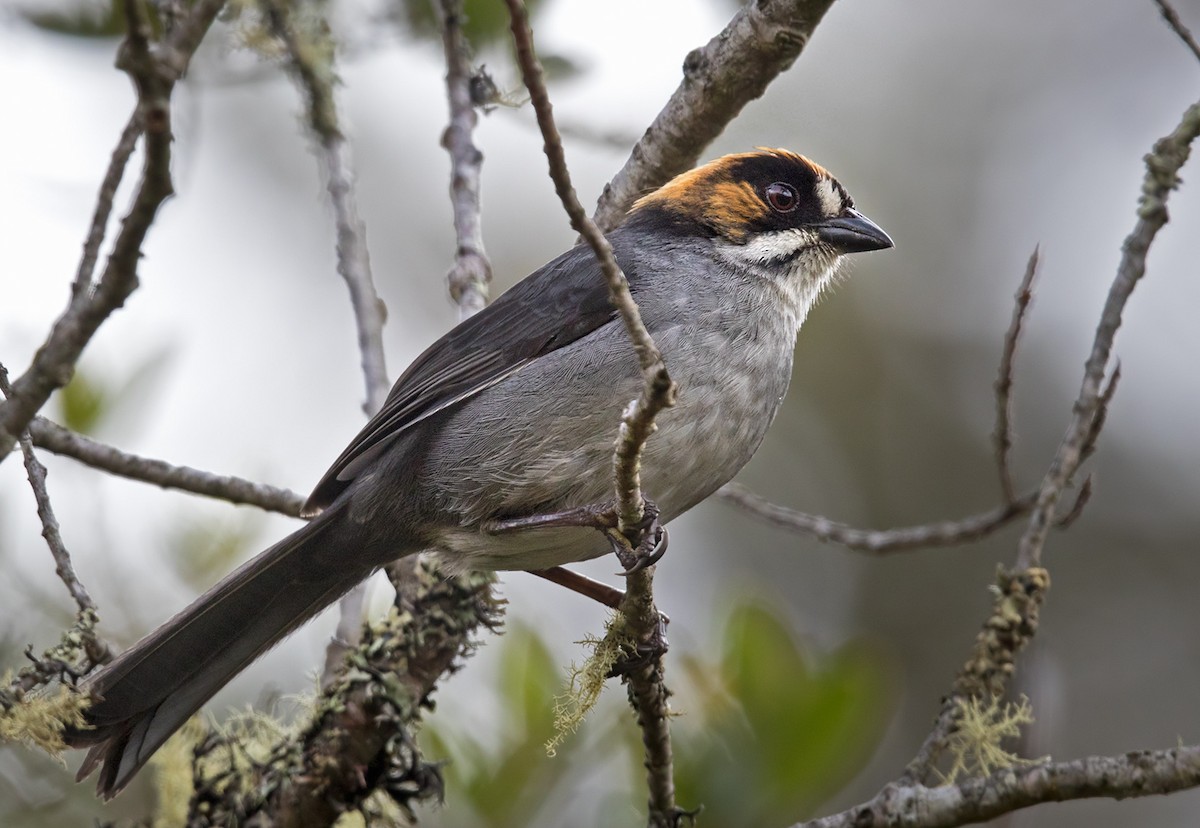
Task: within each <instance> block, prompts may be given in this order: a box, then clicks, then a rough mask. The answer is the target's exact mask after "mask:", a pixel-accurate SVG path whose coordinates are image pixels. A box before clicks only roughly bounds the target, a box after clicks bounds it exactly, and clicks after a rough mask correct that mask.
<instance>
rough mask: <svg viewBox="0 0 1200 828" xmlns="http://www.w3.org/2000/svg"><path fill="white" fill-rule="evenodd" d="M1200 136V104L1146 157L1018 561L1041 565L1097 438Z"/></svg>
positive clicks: (1184, 115)
mask: <svg viewBox="0 0 1200 828" xmlns="http://www.w3.org/2000/svg"><path fill="white" fill-rule="evenodd" d="M1198 134H1200V103H1196V104H1193V105H1192V106H1190V107H1189V108H1188V109H1187V111H1186V112H1184V114H1183V118H1182V120H1181V121H1180V123H1179V125H1178V126H1177V127H1176V128H1175V129H1174V131H1172V132H1171V134H1170V135H1167V136H1166V137H1164V138H1162V139H1160V140H1159V141H1158V142H1157V143H1156V144H1155V145H1154V149H1153V151H1151V152H1150V153H1149V154H1148V155H1147V156H1146V177H1145V179H1144V181H1143V182H1142V195H1141V198H1140V200H1139V204H1138V221H1137V224H1135V225H1134V228H1133V232H1132V233H1130V234H1129V236H1128V238H1126V239H1125V243H1124V245H1123V246H1122V255H1121V262H1120V265H1119V266H1118V268H1117V276H1116V278H1115V279H1114V280H1113V284H1112V287H1111V288H1110V289H1109V293H1108V299H1107V300H1106V301H1105V303H1104V309H1103V311H1102V312H1101V314H1100V324H1099V325H1098V326H1097V328H1096V336H1095V339H1094V341H1093V343H1092V351H1091V354H1090V355H1089V357H1088V360H1087V362H1086V363H1085V365H1084V375H1083V382H1082V385H1081V387H1080V389H1079V396H1078V397H1077V398H1076V400H1075V405H1074V415H1073V416H1072V418H1071V422H1070V425H1069V426H1068V427H1067V433H1066V435H1065V436H1064V437H1063V442H1062V444H1061V445H1060V446H1059V449H1058V453H1057V454H1056V455H1055V458H1054V462H1053V463H1052V464H1051V466H1050V469H1049V471H1047V473H1046V476H1045V478H1044V479H1043V481H1042V487H1041V491H1040V492H1039V494H1038V503H1037V507H1036V508H1035V509H1034V511H1033V515H1032V517H1031V518H1030V521H1029V528H1028V529H1027V530H1026V532H1025V535H1024V536H1023V537H1022V538H1021V544H1020V547H1019V548H1018V555H1017V565H1018V566H1019V567H1021V568H1029V567H1033V566H1037V565H1038V564H1039V562H1040V560H1041V553H1042V548H1043V547H1044V546H1045V543H1046V534H1047V532H1048V531H1049V528H1050V525H1051V523H1052V522H1053V517H1054V510H1055V507H1056V505H1057V504H1058V500H1059V497H1060V496H1061V495H1062V492H1063V489H1064V488H1065V487H1066V485H1067V482H1068V481H1069V480H1070V479H1071V476H1072V475H1073V474H1074V473H1075V471H1076V469H1077V468H1078V467H1079V463H1080V462H1081V461H1082V459H1083V456H1084V453H1085V450H1086V447H1087V445H1088V444H1089V442H1094V441H1095V437H1096V428H1095V426H1096V423H1095V421H1096V417H1097V414H1098V412H1099V411H1100V410H1101V409H1102V407H1103V405H1104V395H1103V393H1102V392H1101V385H1102V383H1103V380H1104V375H1105V372H1106V370H1107V368H1108V361H1109V356H1110V355H1111V353H1112V344H1113V339H1114V337H1115V336H1116V334H1117V329H1118V328H1119V327H1120V326H1121V315H1122V313H1123V311H1124V309H1125V303H1126V302H1127V301H1129V296H1130V294H1132V293H1133V288H1134V287H1135V286H1136V285H1137V283H1138V280H1139V279H1141V278H1142V276H1143V275H1144V274H1145V272H1146V255H1147V253H1149V251H1150V244H1151V242H1153V241H1154V237H1155V236H1156V235H1157V234H1158V231H1159V230H1161V229H1162V228H1163V226H1164V225H1165V224H1166V223H1167V218H1168V217H1167V197H1168V196H1169V195H1170V193H1171V191H1172V190H1174V189H1175V188H1176V187H1178V186H1179V168H1180V167H1182V166H1183V164H1184V162H1185V161H1187V158H1188V155H1189V153H1190V151H1191V143H1192V141H1194V140H1195V138H1196V136H1197V135H1198Z"/></svg>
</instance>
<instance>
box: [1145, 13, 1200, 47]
mask: <svg viewBox="0 0 1200 828" xmlns="http://www.w3.org/2000/svg"><path fill="white" fill-rule="evenodd" d="M1154 2H1155V3H1157V4H1158V10H1159V11H1160V12H1162V16H1163V19H1164V20H1166V21H1167V25H1168V26H1170V27H1171V29H1172V30H1174V32H1175V34H1177V35H1179V39H1180V40H1182V41H1183V42H1184V44H1186V45H1187V47H1188V48H1189V49H1191V50H1192V54H1193V55H1195V56H1196V59H1197V60H1200V43H1197V42H1196V38H1194V37H1192V33H1191V32H1190V31H1188V28H1187V26H1184V25H1183V21H1182V20H1180V19H1179V13H1178V12H1177V11H1175V9H1174V8H1173V7H1172V6H1171V4H1170V3H1168V2H1167V0H1154Z"/></svg>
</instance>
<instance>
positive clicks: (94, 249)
mask: <svg viewBox="0 0 1200 828" xmlns="http://www.w3.org/2000/svg"><path fill="white" fill-rule="evenodd" d="M141 134H142V119H141V112H140V110H139V109H134V111H133V113H132V114H131V115H130V116H129V121H128V122H127V123H126V124H125V129H124V130H122V132H121V137H120V139H118V141H117V146H116V148H115V149H113V152H112V159H111V160H110V161H109V163H108V170H107V171H106V172H105V173H104V180H103V181H102V182H101V183H100V194H99V195H98V196H97V197H96V210H95V212H94V213H93V215H92V225H91V227H90V228H88V234H87V238H86V239H85V240H84V242H83V258H81V259H80V260H79V269H78V270H77V271H76V273H75V283H74V284H73V285H72V286H71V295H72V297H73V299H74V298H80V297H83V296H85V294H86V293H87V291H88V290H90V289H91V287H92V276H93V274H94V273H95V271H96V261H97V260H98V259H99V258H100V245H102V244H103V243H104V231H105V228H107V227H108V217H109V216H110V215H112V208H113V199H114V198H116V195H117V188H118V187H120V186H121V179H122V178H124V177H125V166H126V165H127V164H128V163H129V156H131V155H133V148H134V147H135V146H136V145H137V139H138V138H139V137H141Z"/></svg>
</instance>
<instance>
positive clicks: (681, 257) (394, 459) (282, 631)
mask: <svg viewBox="0 0 1200 828" xmlns="http://www.w3.org/2000/svg"><path fill="white" fill-rule="evenodd" d="M608 238H609V241H610V242H611V243H612V246H613V250H614V252H615V254H616V259H617V262H618V264H620V266H621V268H622V269H623V270H624V271H625V275H626V276H627V277H628V279H629V286H630V290H631V292H632V294H633V297H634V299H635V300H636V301H637V303H638V306H639V307H640V309H641V315H642V319H643V321H644V322H645V325H646V327H647V329H648V330H649V332H650V333H651V335H652V336H653V337H654V339H655V341H656V343H657V344H658V347H659V349H660V350H661V351H662V353H663V356H664V358H665V361H666V364H667V367H668V369H669V370H670V373H671V376H672V378H673V379H674V380H675V381H676V382H677V383H678V385H679V389H680V390H679V395H678V402H677V404H676V405H675V406H674V407H673V408H670V409H667V410H665V411H663V412H662V414H661V415H660V416H659V418H658V425H659V430H658V432H657V433H656V434H655V435H654V436H653V437H652V438H651V439H650V440H649V441H648V442H647V444H646V446H645V449H644V454H643V461H642V488H643V491H644V492H645V494H646V497H647V498H649V499H651V500H653V501H654V502H655V503H656V504H657V507H658V510H659V517H660V519H661V520H662V521H663V522H666V521H669V520H671V519H672V518H674V517H675V516H677V515H680V514H682V513H684V512H686V511H687V510H688V509H690V508H691V507H693V506H695V505H696V504H697V503H699V502H700V501H702V500H704V499H705V498H706V497H708V496H709V495H710V494H712V493H713V492H714V491H716V490H717V488H719V487H720V486H721V485H722V484H724V483H725V482H727V481H728V480H730V479H731V478H732V477H733V476H734V475H735V474H737V473H738V471H739V470H740V469H741V468H742V466H743V465H745V464H746V462H747V461H748V460H749V459H750V457H751V456H752V455H753V454H754V452H755V450H756V449H757V448H758V446H759V443H760V442H761V441H762V439H763V435H764V434H765V433H766V431H767V427H768V426H769V425H770V424H771V420H772V419H773V418H774V416H775V413H776V412H777V411H778V410H779V405H780V403H781V402H782V400H783V396H784V393H785V392H786V391H787V387H788V380H789V378H790V376H791V371H792V352H793V349H794V347H795V342H796V333H797V331H798V330H799V328H800V324H801V323H802V322H803V321H804V318H805V316H806V315H807V314H808V311H809V308H810V307H811V306H812V304H813V302H814V301H815V300H816V299H817V297H818V296H819V295H820V294H821V292H822V291H823V290H824V289H825V288H826V287H827V286H828V285H829V284H830V282H831V280H832V279H833V278H834V276H835V274H836V273H837V271H838V268H839V265H840V263H841V261H842V256H843V255H844V254H847V253H856V252H861V251H868V250H879V249H882V248H887V247H891V246H892V240H891V239H890V238H888V236H887V234H886V233H884V232H883V230H881V229H880V228H879V227H878V226H877V225H876V224H874V223H873V222H872V221H870V220H869V219H867V218H866V217H865V216H863V215H862V214H861V213H859V212H858V211H857V210H856V209H855V208H854V202H853V201H852V200H851V198H850V196H849V195H848V194H847V193H846V190H845V189H844V188H843V187H842V185H841V184H839V183H838V182H837V180H836V179H834V178H833V176H831V175H830V174H829V173H828V172H827V171H826V170H825V169H823V168H822V167H820V166H818V165H817V164H815V163H813V162H812V161H809V160H808V159H807V158H804V157H803V156H801V155H796V154H793V153H791V152H787V151H785V150H767V149H762V150H758V151H756V152H750V153H744V154H739V155H729V156H725V157H723V158H719V159H717V160H716V161H712V162H710V163H708V164H706V165H704V166H701V167H698V168H697V169H694V170H692V171H690V172H686V173H683V174H682V175H680V176H678V177H676V178H675V179H673V180H672V181H670V182H669V183H667V184H666V185H664V186H663V187H661V188H659V189H658V190H655V191H654V192H652V193H650V194H649V195H646V196H645V197H643V198H642V199H640V200H639V201H638V202H637V203H636V204H634V206H633V208H632V209H631V210H630V211H629V214H628V215H627V216H626V218H625V220H624V222H623V223H622V224H621V226H620V227H619V228H617V229H616V230H614V231H612V232H611V233H610V234H609V237H608ZM641 383H642V379H641V375H640V372H639V367H638V361H637V357H636V355H635V353H634V350H633V348H632V347H631V345H630V343H629V340H628V338H627V336H626V333H625V329H624V326H623V324H622V322H621V320H620V318H619V317H618V316H617V314H616V311H615V310H614V308H613V306H612V304H611V303H610V301H609V296H608V288H607V286H606V283H605V280H604V278H603V277H602V276H601V273H600V268H599V265H598V264H597V262H596V259H595V257H594V255H593V254H592V251H591V249H590V248H588V247H586V246H577V247H575V248H574V249H572V250H569V251H568V252H566V253H564V254H562V255H561V256H559V257H558V258H557V259H555V260H554V261H552V262H550V263H549V264H547V265H545V266H544V267H542V268H541V269H539V270H538V271H536V272H535V273H533V274H532V275H530V276H528V277H527V278H525V279H524V280H523V281H521V282H519V283H518V284H517V285H515V286H514V287H513V288H512V289H510V290H509V291H507V292H506V293H504V294H503V295H502V296H500V297H499V298H498V299H497V300H496V301H495V302H493V303H492V304H491V305H490V306H489V307H487V308H485V309H484V310H483V311H481V312H480V313H478V314H477V315H475V316H474V317H472V318H470V319H468V320H466V321H465V322H463V323H461V324H460V325H458V326H457V327H456V328H454V329H453V330H451V331H450V332H449V333H448V334H446V335H445V336H443V337H442V338H441V339H439V340H438V341H437V342H435V343H434V344H433V345H432V346H430V347H429V349H428V350H426V351H425V352H424V353H423V354H421V355H420V356H419V357H417V359H416V361H415V362H413V364H412V365H411V366H409V368H408V370H407V371H405V372H404V374H403V375H402V376H401V377H400V379H399V380H397V382H396V385H395V387H394V388H393V389H392V391H391V394H390V396H389V397H388V399H387V401H386V403H385V404H384V406H383V408H382V410H381V411H380V412H379V413H378V414H377V415H375V417H374V418H372V419H371V421H370V422H369V423H367V425H366V427H365V428H363V430H362V431H361V432H360V433H359V435H358V436H357V437H355V438H354V440H353V441H352V442H351V443H350V446H349V447H348V448H347V449H346V450H345V451H344V452H343V453H342V455H341V457H339V458H338V459H337V461H336V462H335V463H334V464H333V466H332V468H330V470H329V471H328V472H327V473H326V474H325V476H324V477H323V478H322V479H321V481H320V482H319V483H318V484H317V486H316V488H315V489H314V490H313V493H312V495H311V496H310V497H309V499H308V502H307V504H306V506H305V514H306V515H310V516H312V520H311V521H310V522H309V523H308V524H307V525H305V526H303V527H301V528H300V529H298V530H297V531H296V532H294V533H293V534H291V535H290V536H288V537H286V538H284V539H283V540H281V541H280V542H279V543H277V544H275V545H274V546H272V547H271V548H270V549H267V550H266V551H265V552H263V553H262V554H260V555H259V556H258V557H256V558H253V559H252V560H250V561H249V562H248V563H246V564H245V565H243V566H242V567H241V568H240V569H238V570H236V571H235V572H233V573H232V574H230V575H229V576H227V577H226V578H225V579H224V580H222V581H221V582H220V583H218V584H217V585H216V586H214V587H213V588H212V589H210V590H209V591H208V592H206V593H205V594H204V595H202V596H200V598H198V599H197V600H196V601H195V602H194V603H193V604H192V605H191V606H189V607H187V608H186V609H184V610H183V611H182V612H180V613H179V614H178V615H176V616H175V617H174V618H172V619H171V620H169V621H167V622H166V623H165V624H163V625H162V626H161V627H159V628H158V629H157V630H155V631H153V632H152V633H150V634H149V635H147V636H146V637H145V638H143V639H142V640H141V641H139V642H138V643H137V644H135V645H134V646H133V647H131V648H130V649H129V650H127V651H126V652H124V653H123V654H121V655H120V656H119V657H118V658H117V659H116V660H114V661H113V662H112V663H111V664H109V665H108V666H106V667H105V668H103V669H102V670H100V671H99V672H98V673H96V674H95V675H93V676H91V677H90V678H89V679H87V681H86V682H85V683H84V685H83V686H84V689H86V690H88V691H90V692H91V694H92V695H93V697H94V698H95V701H94V703H93V704H92V705H91V706H90V707H89V708H88V709H87V710H86V712H85V717H86V719H87V725H88V726H87V727H84V728H76V729H72V730H71V731H69V732H68V733H67V741H68V743H69V744H71V745H72V746H75V747H90V748H91V750H90V752H89V753H88V754H87V757H86V759H85V761H84V763H83V767H82V768H81V770H80V778H81V779H82V778H84V777H86V776H87V775H89V774H90V773H91V772H92V771H94V770H95V769H96V768H97V767H99V768H100V776H99V785H98V790H99V793H100V794H101V795H102V796H104V797H106V798H108V797H111V796H113V795H115V794H116V793H118V792H119V791H120V790H121V789H122V788H123V787H124V786H125V785H126V784H127V783H128V782H129V780H130V778H131V777H132V776H133V775H134V774H135V773H136V772H137V771H138V769H139V768H141V767H142V765H143V764H145V762H146V760H147V759H149V758H150V756H151V755H152V754H153V753H154V752H155V751H156V750H157V749H158V748H159V747H160V746H161V745H162V744H163V742H165V741H166V740H167V738H168V737H169V736H170V735H171V734H172V733H174V732H175V730H176V729H178V728H179V727H180V726H181V725H182V724H183V723H184V722H185V721H186V720H187V719H188V718H189V717H190V716H191V715H192V714H193V713H195V712H196V711H197V710H198V709H199V708H200V706H201V705H203V704H204V702H205V701H207V700H208V699H209V698H210V697H211V696H212V695H213V694H214V693H216V692H217V690H219V689H220V688H221V687H223V686H224V685H225V684H226V683H227V682H228V681H229V680H230V679H232V678H233V677H234V676H235V675H236V674H237V673H238V672H240V671H241V670H242V669H243V668H245V667H246V666H247V665H248V664H250V662H252V661H253V660H254V659H255V658H257V657H258V656H259V655H261V654H262V653H263V652H264V651H266V650H267V649H268V648H270V647H271V646H272V645H274V644H275V643H276V642H278V641H279V640H280V639H281V638H283V637H284V636H285V635H287V634H288V633H289V632H291V631H292V630H294V629H296V627H298V626H299V625H300V624H302V623H303V622H304V621H306V620H308V619H309V618H311V617H312V616H313V615H315V614H316V613H317V612H319V611H320V610H321V609H323V608H324V607H326V606H328V605H329V604H330V603H332V602H334V601H335V600H337V599H338V598H339V597H340V596H341V595H342V594H344V593H345V592H347V591H348V590H350V589H351V588H352V587H353V586H354V585H355V584H357V583H359V582H360V581H362V580H363V579H365V578H366V577H367V576H369V575H370V574H371V573H372V572H374V571H375V570H376V569H378V568H379V567H381V566H383V565H384V564H386V563H388V562H390V561H393V560H396V559H397V558H400V557H403V556H405V555H411V554H413V553H416V552H420V551H422V550H434V551H436V552H437V553H438V554H439V555H440V556H441V558H442V559H443V560H444V561H445V562H447V563H448V564H449V565H451V566H452V567H457V568H460V569H462V568H476V569H545V568H549V567H552V566H556V565H559V564H565V563H569V562H572V561H581V560H585V559H588V558H593V557H596V556H599V555H602V554H605V553H606V552H608V551H609V550H610V545H609V541H608V538H607V537H606V536H605V535H604V534H603V533H601V532H598V531H596V530H595V528H589V526H588V525H587V522H586V521H582V520H580V521H572V520H570V519H569V516H570V515H571V514H579V513H587V512H588V511H589V510H593V511H596V512H598V511H601V510H602V508H603V504H606V503H608V502H610V501H611V500H612V497H613V480H612V452H613V442H614V436H615V432H616V426H617V424H618V422H619V418H620V415H621V411H622V409H623V408H624V407H625V406H626V405H627V404H628V402H629V401H630V400H631V399H633V398H634V397H636V396H637V394H638V392H639V391H640V388H641ZM556 515H557V516H559V517H558V518H552V519H547V520H540V518H543V517H545V516H556ZM563 516H567V517H563Z"/></svg>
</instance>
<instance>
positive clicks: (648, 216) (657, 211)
mask: <svg viewBox="0 0 1200 828" xmlns="http://www.w3.org/2000/svg"><path fill="white" fill-rule="evenodd" d="M629 218H630V220H633V221H637V222H639V223H640V222H647V223H650V224H653V225H657V226H658V227H659V228H661V229H663V230H669V231H672V232H676V233H683V234H688V235H702V236H709V237H714V238H717V239H719V240H721V241H724V242H726V243H728V244H731V245H737V246H741V247H745V246H748V245H749V246H752V247H753V248H754V249H755V252H756V254H761V260H762V261H763V262H764V263H765V262H767V261H771V260H779V259H790V258H793V257H795V256H797V255H799V254H801V253H802V252H804V251H806V250H811V249H813V248H818V249H822V252H825V253H828V254H833V255H841V254H843V253H860V252H864V251H868V250H881V249H883V248H887V247H892V244H893V243H892V240H891V238H890V237H889V236H888V234H887V233H885V232H884V231H883V230H882V229H881V228H880V227H879V226H878V225H877V224H875V223H874V222H873V221H871V220H870V219H868V218H867V217H866V216H864V215H863V214H862V213H860V212H858V211H857V210H856V209H854V200H853V199H852V198H851V197H850V195H849V193H847V192H846V189H845V188H844V187H843V186H842V185H841V184H840V183H838V180H837V179H836V178H834V177H833V176H832V175H830V174H829V172H828V171H827V170H826V169H825V168H824V167H822V166H820V165H819V164H816V163H814V162H813V161H810V160H809V159H807V158H805V157H804V156H803V155H797V154H796V153H793V152H788V151H787V150H782V149H758V150H756V151H754V152H746V153H740V154H737V155H726V156H724V157H722V158H718V159H717V160H715V161H710V162H709V163H707V164H704V165H703V166H700V167H697V168H695V169H693V170H689V171H688V172H685V173H683V174H681V175H678V176H676V177H675V178H674V179H672V180H671V181H669V182H668V183H666V184H664V185H663V186H662V187H660V188H659V189H657V190H655V191H654V192H652V193H650V194H649V195H646V196H644V197H642V198H641V199H639V200H638V201H637V202H636V203H635V204H634V206H633V209H632V210H631V211H630V216H629ZM746 252H749V251H746Z"/></svg>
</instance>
